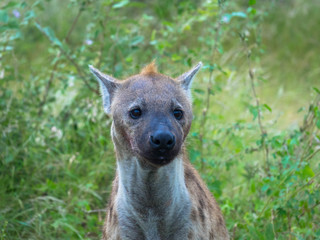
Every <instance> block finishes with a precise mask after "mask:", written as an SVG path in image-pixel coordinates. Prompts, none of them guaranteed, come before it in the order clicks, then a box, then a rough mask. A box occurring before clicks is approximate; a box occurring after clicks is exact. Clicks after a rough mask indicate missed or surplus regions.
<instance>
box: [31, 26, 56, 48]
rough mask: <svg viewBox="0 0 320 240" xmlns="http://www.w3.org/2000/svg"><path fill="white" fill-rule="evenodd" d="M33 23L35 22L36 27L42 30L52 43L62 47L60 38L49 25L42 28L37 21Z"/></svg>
mask: <svg viewBox="0 0 320 240" xmlns="http://www.w3.org/2000/svg"><path fill="white" fill-rule="evenodd" d="M35 24H36V27H37V28H38V29H39V30H40V31H41V32H43V33H44V34H45V35H46V36H47V37H48V38H49V40H50V41H51V42H52V43H53V44H55V45H57V46H60V47H62V43H61V42H60V40H59V39H58V38H57V37H56V36H55V34H54V31H53V30H52V29H51V28H50V27H45V28H43V27H42V26H40V25H39V24H38V23H35Z"/></svg>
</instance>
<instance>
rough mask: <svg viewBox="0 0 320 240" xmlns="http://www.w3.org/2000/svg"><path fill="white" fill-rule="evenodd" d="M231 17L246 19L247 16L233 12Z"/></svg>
mask: <svg viewBox="0 0 320 240" xmlns="http://www.w3.org/2000/svg"><path fill="white" fill-rule="evenodd" d="M231 16H232V17H241V18H246V17H247V14H245V13H244V12H233V13H231Z"/></svg>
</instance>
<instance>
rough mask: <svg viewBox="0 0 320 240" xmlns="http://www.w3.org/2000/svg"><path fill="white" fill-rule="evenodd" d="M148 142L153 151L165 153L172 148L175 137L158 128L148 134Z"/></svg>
mask: <svg viewBox="0 0 320 240" xmlns="http://www.w3.org/2000/svg"><path fill="white" fill-rule="evenodd" d="M149 143H150V146H151V148H152V149H153V150H154V151H159V153H162V154H165V153H167V152H168V151H170V150H172V149H173V148H174V145H175V144H176V138H175V136H174V135H173V134H172V133H171V132H170V131H168V130H158V131H155V132H154V133H153V134H151V135H150V140H149Z"/></svg>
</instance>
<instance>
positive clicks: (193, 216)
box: [191, 208, 197, 222]
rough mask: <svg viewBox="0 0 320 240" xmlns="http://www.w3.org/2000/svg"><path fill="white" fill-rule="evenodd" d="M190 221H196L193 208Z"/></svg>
mask: <svg viewBox="0 0 320 240" xmlns="http://www.w3.org/2000/svg"><path fill="white" fill-rule="evenodd" d="M191 220H192V221H194V222H195V221H197V211H196V209H194V208H193V209H192V211H191Z"/></svg>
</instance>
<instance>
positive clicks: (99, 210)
mask: <svg viewBox="0 0 320 240" xmlns="http://www.w3.org/2000/svg"><path fill="white" fill-rule="evenodd" d="M107 210H108V209H106V208H105V209H93V210H89V211H85V213H96V212H106V211H107Z"/></svg>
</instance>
